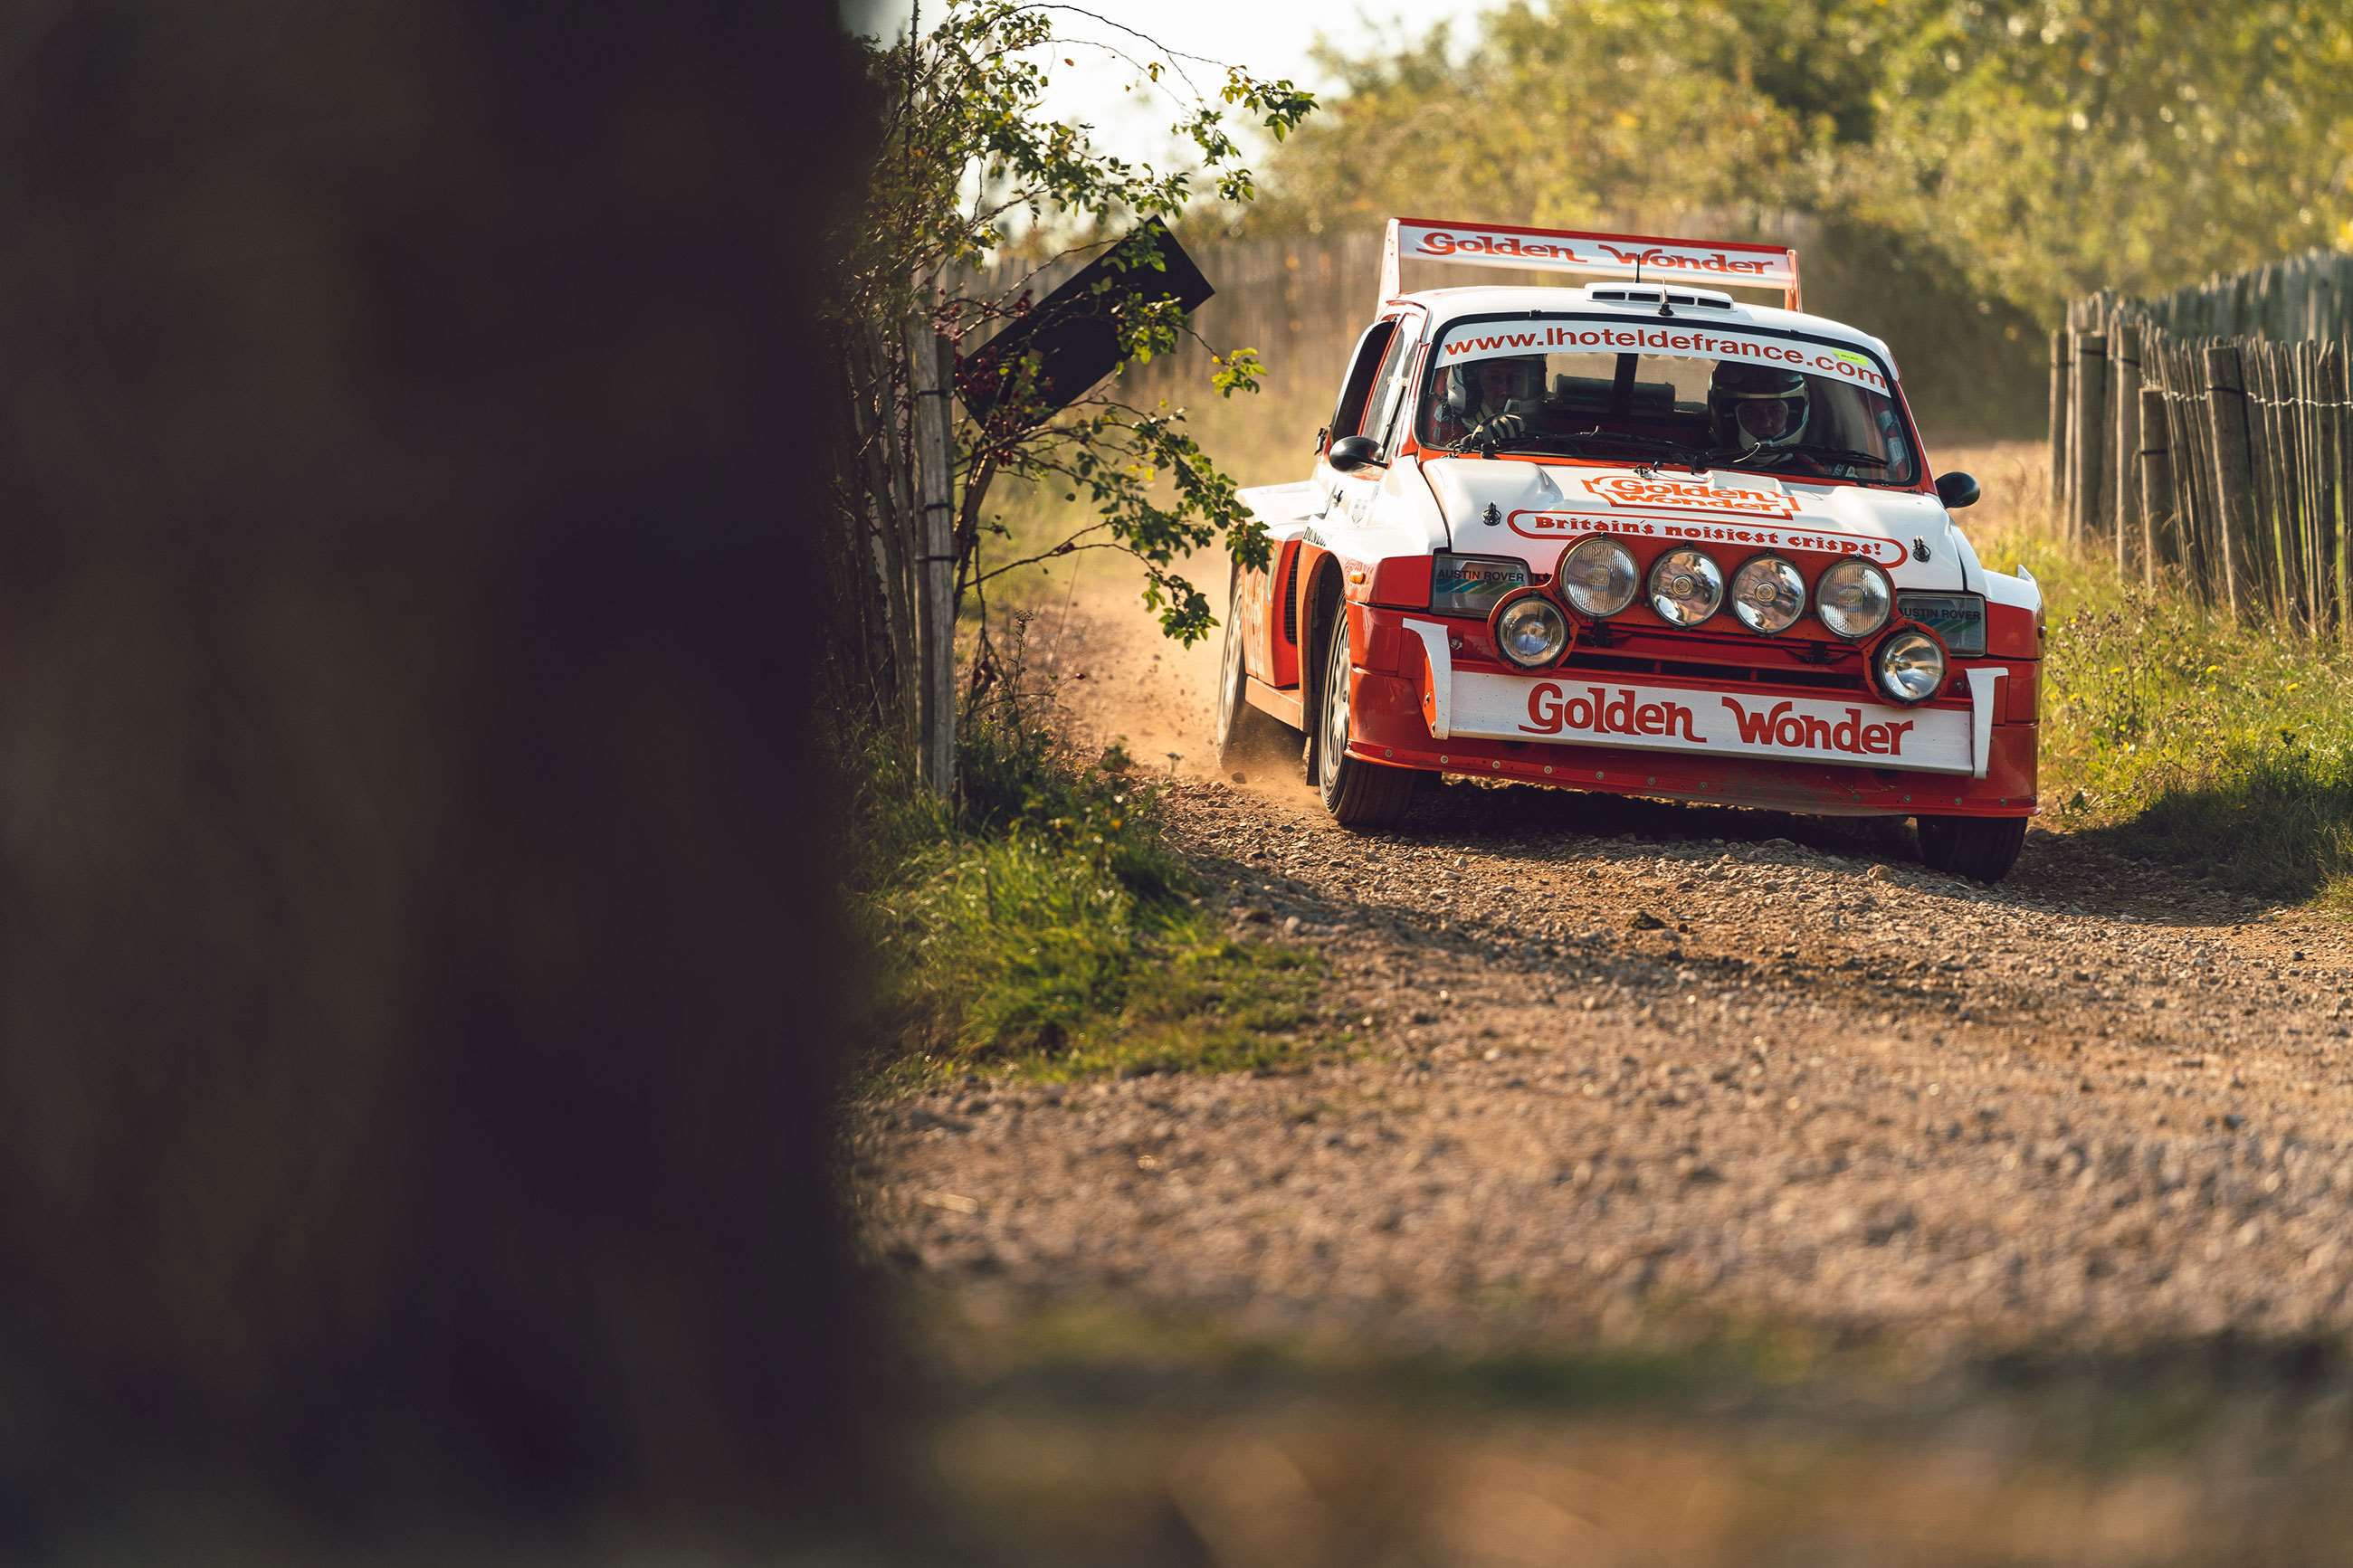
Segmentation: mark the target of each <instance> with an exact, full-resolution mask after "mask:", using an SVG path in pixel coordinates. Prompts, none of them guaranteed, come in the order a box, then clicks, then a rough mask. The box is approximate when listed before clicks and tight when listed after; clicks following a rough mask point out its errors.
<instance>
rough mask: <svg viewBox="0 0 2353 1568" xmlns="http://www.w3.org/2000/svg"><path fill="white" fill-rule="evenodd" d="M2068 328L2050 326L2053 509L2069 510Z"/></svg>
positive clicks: (2055, 511) (2063, 511)
mask: <svg viewBox="0 0 2353 1568" xmlns="http://www.w3.org/2000/svg"><path fill="white" fill-rule="evenodd" d="M2068 353H2069V346H2068V338H2067V329H2066V328H2064V327H2053V328H2052V329H2051V510H2052V512H2054V513H2056V514H2059V515H2062V516H2063V515H2065V513H2066V510H2067V382H2068V379H2069V378H2068V372H2069V370H2070V369H2072V368H2073V367H2072V366H2070V365H2069V363H2068Z"/></svg>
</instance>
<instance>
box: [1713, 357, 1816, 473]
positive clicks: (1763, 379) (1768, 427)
mask: <svg viewBox="0 0 2353 1568" xmlns="http://www.w3.org/2000/svg"><path fill="white" fill-rule="evenodd" d="M1809 408H1810V404H1809V402H1808V400H1807V397H1806V378H1805V377H1804V376H1803V375H1800V374H1799V373H1798V372H1796V371H1794V370H1790V369H1788V368H1787V367H1785V366H1782V365H1767V364H1752V363H1748V362H1746V361H1745V360H1729V359H1728V360H1719V361H1718V362H1716V366H1715V374H1713V375H1711V376H1710V377H1709V378H1708V386H1707V409H1708V415H1709V417H1710V420H1711V422H1712V423H1713V424H1714V426H1715V441H1716V444H1717V445H1718V446H1721V447H1738V448H1740V449H1741V450H1743V451H1754V450H1755V449H1756V448H1757V447H1794V446H1796V445H1798V443H1799V441H1800V440H1802V439H1803V438H1804V437H1805V433H1806V415H1807V412H1808V410H1809Z"/></svg>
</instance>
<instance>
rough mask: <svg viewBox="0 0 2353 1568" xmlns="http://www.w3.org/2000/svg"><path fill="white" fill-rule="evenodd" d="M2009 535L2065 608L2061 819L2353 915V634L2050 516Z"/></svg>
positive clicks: (2057, 782)
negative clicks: (2204, 591) (2093, 539)
mask: <svg viewBox="0 0 2353 1568" xmlns="http://www.w3.org/2000/svg"><path fill="white" fill-rule="evenodd" d="M1997 548H1999V549H2000V550H2001V551H2003V552H2004V554H2003V555H2002V556H2001V557H2000V558H2001V559H2006V558H2007V552H2016V553H2018V554H2019V555H2021V556H2022V557H2023V559H2024V561H2025V563H2026V564H2027V566H2028V568H2029V569H2030V570H2031V571H2032V572H2033V573H2034V574H2035V575H2036V576H2037V577H2038V578H2040V579H2041V580H2042V584H2043V590H2044V593H2045V595H2046V596H2047V599H2048V603H2049V605H2050V610H2049V616H2050V622H2049V627H2050V636H2049V638H2048V640H2047V643H2046V647H2047V657H2046V660H2045V663H2044V666H2043V672H2042V680H2043V685H2042V800H2043V806H2044V809H2045V810H2046V811H2048V812H2049V813H2051V815H2052V819H2053V820H2054V821H2055V822H2057V823H2059V824H2061V825H2063V826H2071V827H2073V828H2076V829H2078V830H2080V831H2083V832H2084V833H2086V834H2088V835H2092V836H2094V837H2097V838H2099V839H2101V840H2105V842H2107V843H2108V844H2110V845H2111V846H2112V847H2116V848H2117V849H2118V850H2120V851H2123V852H2125V853H2127V854H2133V855H2139V856H2146V857H2148V858H2156V859H2160V860H2164V861H2168V862H2169V863H2171V864H2174V865H2178V866H2181V867H2184V868H2189V869H2191V870H2195V871H2198V872H2200V873H2201V874H2203V875H2205V876H2207V877H2209V878H2210V879H2213V880H2214V881H2216V882H2219V883H2221V884H2222V885H2224V886H2227V887H2230V888H2232V889H2237V890H2239V891H2241V892H2245V893H2251V894H2253V895H2256V896H2258V897H2262V898H2267V899H2276V900H2283V901H2287V902H2307V901H2308V902H2311V903H2313V904H2315V905H2316V906H2317V907H2320V908H2323V909H2326V910H2330V911H2331V912H2334V913H2337V914H2340V915H2348V916H2353V649H2348V648H2347V647H2345V646H2343V645H2341V644H2333V645H2332V644H2316V643H2313V642H2311V641H2308V640H2306V639H2305V638H2304V637H2300V636H2295V635H2292V634H2284V633H2282V632H2280V631H2278V630H2276V629H2274V628H2270V627H2265V626H2240V625H2236V624H2234V623H2232V621H2231V620H2230V619H2229V618H2228V617H2227V616H2222V615H2220V614H2217V613H2216V612H2214V611H2211V610H2209V609H2206V608H2204V607H2202V606H2200V605H2197V604H2195V603H2193V602H2192V601H2190V600H2189V597H2188V596H2187V595H2184V594H2183V593H2181V592H2180V591H2179V590H2178V589H2177V588H2172V587H2168V586H2165V585H2160V586H2158V587H2157V588H2155V589H2150V588H2146V587H2142V586H2140V585H2138V584H2131V583H2127V582H2126V581H2125V580H2124V579H2123V578H2121V577H2120V576H2119V575H2118V574H2117V573H2116V569H2115V568H2114V566H2113V565H2111V564H2109V563H2105V562H2103V561H2099V560H2096V559H2094V558H2092V557H2090V556H2089V555H2087V554H2085V553H2084V552H2081V551H2077V550H2071V549H2070V548H2069V547H2067V546H2066V545H2065V544H2063V542H2059V541H2058V540H2057V539H2056V538H2055V537H2054V535H2053V532H2052V531H2050V530H2047V529H2043V528H2036V527H2031V526H2028V527H2021V528H2018V529H2016V530H2013V531H2010V532H2009V533H2007V534H2005V535H2004V536H2002V537H2001V539H2000V541H1999V543H1998V546H1997ZM1988 559H1989V562H1990V561H1992V560H1995V559H1997V557H1996V556H1995V555H1994V554H1993V553H1992V552H1988Z"/></svg>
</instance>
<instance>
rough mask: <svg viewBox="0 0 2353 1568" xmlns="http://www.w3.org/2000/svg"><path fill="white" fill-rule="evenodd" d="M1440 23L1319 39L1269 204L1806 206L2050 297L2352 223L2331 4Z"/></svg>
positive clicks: (1953, 4) (1839, 7)
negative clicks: (1465, 29) (1452, 28)
mask: <svg viewBox="0 0 2353 1568" xmlns="http://www.w3.org/2000/svg"><path fill="white" fill-rule="evenodd" d="M1451 43H1452V40H1451V39H1450V38H1449V37H1448V36H1447V35H1446V33H1445V32H1444V31H1443V30H1440V31H1437V32H1433V33H1431V34H1429V35H1426V36H1423V37H1409V38H1407V39H1404V40H1402V41H1400V42H1399V43H1398V44H1396V45H1395V46H1393V47H1389V48H1388V49H1385V50H1381V51H1377V52H1376V53H1373V54H1370V55H1364V54H1358V55H1356V56H1353V57H1350V58H1342V57H1340V56H1338V55H1336V54H1327V55H1326V56H1325V57H1324V64H1325V65H1326V66H1327V68H1332V69H1334V70H1335V71H1336V72H1337V73H1338V74H1339V75H1340V77H1341V79H1342V81H1343V83H1344V86H1345V90H1344V91H1343V92H1341V93H1340V94H1338V95H1336V96H1335V98H1334V99H1333V100H1331V101H1330V102H1329V103H1327V104H1326V106H1325V108H1326V112H1325V113H1324V114H1323V115H1322V116H1320V117H1319V118H1318V120H1317V121H1316V122H1315V123H1314V124H1312V125H1310V126H1308V127H1307V128H1305V130H1304V131H1303V133H1302V134H1301V135H1300V136H1299V137H1297V138H1296V139H1294V140H1293V142H1292V143H1291V144H1290V145H1289V146H1286V147H1284V148H1282V149H1280V150H1278V151H1277V153H1275V154H1274V156H1273V157H1272V158H1271V160H1270V162H1269V164H1268V169H1267V188H1268V192H1269V199H1268V200H1267V201H1266V202H1265V203H1263V204H1261V208H1260V211H1259V215H1258V216H1259V221H1260V222H1261V225H1262V226H1319V225H1329V224H1332V223H1335V222H1345V221H1353V220H1356V219H1360V218H1362V217H1364V216H1370V215H1375V214H1385V213H1389V212H1397V211H1409V210H1421V209H1425V208H1430V207H1433V206H1437V207H1444V208H1447V209H1449V210H1457V211H1461V212H1465V213H1470V214H1474V215H1476V216H1484V217H1493V218H1497V219H1505V220H1508V219H1512V218H1520V219H1527V220H1534V221H1537V222H1559V223H1577V222H1591V221H1595V220H1597V219H1599V218H1601V217H1603V216H1610V215H1620V216H1625V215H1640V216H1645V217H1646V218H1647V220H1648V221H1653V222H1664V221H1667V220H1668V218H1669V216H1671V215H1672V214H1675V213H1679V212H1698V211H1705V212H1714V213H1725V212H1731V211H1736V210H1737V209H1740V208H1744V207H1745V208H1747V209H1750V210H1758V209H1787V210H1793V211H1798V212H1805V213H1811V214H1814V215H1817V216H1821V217H1823V218H1826V219H1832V220H1836V221H1840V222H1843V223H1849V224H1859V225H1862V226H1864V227H1865V228H1866V229H1868V230H1875V231H1877V232H1879V233H1881V234H1883V235H1884V236H1885V237H1887V241H1888V243H1889V244H1891V245H1892V246H1896V247H1914V248H1920V249H1926V250H1930V251H1933V252H1935V253H1936V254H1937V255H1939V256H1941V257H1942V258H1945V259H1946V260H1947V262H1948V263H1949V264H1950V265H1951V266H1952V267H1953V268H1957V270H1958V271H1959V272H1960V273H1961V274H1963V275H1964V276H1966V277H1968V279H1972V280H1974V282H1975V284H1976V286H1977V287H1978V289H1980V290H1981V291H1982V292H1983V293H1984V294H1985V295H1987V296H1989V298H1992V299H1996V300H2004V301H2007V302H2009V303H2011V304H2014V305H2017V306H2020V307H2022V308H2024V309H2026V310H2031V311H2032V312H2034V313H2035V314H2037V315H2039V316H2042V317H2043V318H2045V319H2048V318H2050V317H2052V315H2054V314H2055V312H2056V311H2057V310H2058V308H2059V306H2060V304H2061V303H2062V302H2063V300H2067V299H2069V298H2071V297H2073V296H2074V295H2077V294H2080V293H2083V292H2085V291H2088V290H2090V289H2096V288H2100V287H2116V288H2121V289H2125V290H2126V291H2128V292H2145V291H2149V290H2154V289H2167V288H2170V287H2173V286H2175V285H2178V284H2179V283H2183V282H2186V281H2189V280H2191V279H2195V278H2197V277H2200V276H2202V275H2204V274H2205V273H2207V272H2210V271H2213V270H2217V269H2234V268H2242V267H2245V266H2248V265H2251V264H2253V263H2255V262H2259V261H2263V260H2266V259H2269V258H2273V257H2275V256H2278V255H2280V254H2282V253H2284V252H2289V251H2294V250H2298V249H2302V248H2305V247H2310V246H2315V245H2330V244H2337V245H2344V244H2353V12H2348V10H2347V9H2346V8H2345V7H2344V6H2343V5H2328V4H2316V3H2314V0H2253V3H2252V4H2248V5H2228V6H2217V5H2193V4H2189V3H2187V0H2154V3H2147V4H2143V3H2139V0H2025V3H2011V4H2003V3H2000V0H1958V3H1957V0H1807V3H1805V4H1796V3H1792V0H1758V3H1757V4H1751V5H1739V6H1736V7H1735V6H1725V5H1700V4H1694V3H1692V0H1547V3H1546V4H1542V5H1532V4H1529V3H1527V0H1519V3H1517V4H1514V5H1507V6H1505V7H1504V8H1502V9H1500V10H1498V11H1495V12H1493V13H1490V14H1488V15H1486V16H1482V18H1481V20H1480V22H1479V24H1478V31H1477V33H1476V35H1475V36H1474V37H1472V39H1471V41H1470V44H1469V47H1467V49H1462V50H1451ZM1451 54H1454V55H1459V57H1460V58H1459V59H1456V58H1450V55H1451ZM1652 215H1656V216H1652Z"/></svg>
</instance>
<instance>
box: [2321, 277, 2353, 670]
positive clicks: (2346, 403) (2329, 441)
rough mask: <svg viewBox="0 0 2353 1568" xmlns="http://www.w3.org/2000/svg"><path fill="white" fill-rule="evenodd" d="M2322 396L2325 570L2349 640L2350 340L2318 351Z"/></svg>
mask: <svg viewBox="0 0 2353 1568" xmlns="http://www.w3.org/2000/svg"><path fill="white" fill-rule="evenodd" d="M2348 281H2353V279H2348ZM2320 399H2321V413H2322V415H2323V416H2324V429H2325V431H2326V442H2325V447H2324V450H2323V452H2322V458H2321V494H2322V496H2323V497H2324V498H2325V499H2324V500H2323V502H2322V506H2321V510H2320V526H2321V528H2322V529H2323V530H2324V531H2325V532H2326V533H2327V535H2328V536H2329V556H2330V565H2331V568H2332V569H2331V570H2330V571H2329V572H2328V573H2327V574H2326V575H2327V577H2330V578H2333V579H2334V582H2335V587H2336V599H2337V635H2338V636H2339V637H2344V638H2346V639H2348V641H2353V343H2347V342H2333V343H2330V344H2328V345H2327V347H2326V348H2325V349H2323V350H2322V352H2321V359H2320Z"/></svg>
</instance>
